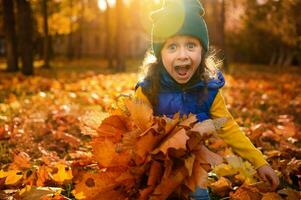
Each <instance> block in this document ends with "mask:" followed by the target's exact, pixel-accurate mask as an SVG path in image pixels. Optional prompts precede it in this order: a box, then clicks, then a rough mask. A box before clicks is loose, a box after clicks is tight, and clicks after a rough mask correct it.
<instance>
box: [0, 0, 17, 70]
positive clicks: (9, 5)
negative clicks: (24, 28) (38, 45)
mask: <svg viewBox="0 0 301 200" xmlns="http://www.w3.org/2000/svg"><path fill="white" fill-rule="evenodd" d="M2 4H3V21H4V33H5V43H6V63H7V69H6V70H7V71H9V72H15V71H18V53H17V37H16V29H15V17H14V2H13V1H12V0H2Z"/></svg>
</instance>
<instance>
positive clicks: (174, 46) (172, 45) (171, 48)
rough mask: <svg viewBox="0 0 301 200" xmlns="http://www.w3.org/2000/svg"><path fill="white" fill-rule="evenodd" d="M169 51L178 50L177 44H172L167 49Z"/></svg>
mask: <svg viewBox="0 0 301 200" xmlns="http://www.w3.org/2000/svg"><path fill="white" fill-rule="evenodd" d="M167 48H168V49H169V50H171V51H172V50H176V48H177V45H176V44H170V45H168V47H167Z"/></svg>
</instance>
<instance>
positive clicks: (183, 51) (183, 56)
mask: <svg viewBox="0 0 301 200" xmlns="http://www.w3.org/2000/svg"><path fill="white" fill-rule="evenodd" d="M178 58H179V59H181V60H183V59H188V54H187V50H186V49H185V48H180V49H179V54H178Z"/></svg>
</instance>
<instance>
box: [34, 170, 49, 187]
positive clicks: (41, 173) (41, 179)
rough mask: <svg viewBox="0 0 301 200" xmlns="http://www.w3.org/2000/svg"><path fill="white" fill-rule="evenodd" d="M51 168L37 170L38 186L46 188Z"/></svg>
mask: <svg viewBox="0 0 301 200" xmlns="http://www.w3.org/2000/svg"><path fill="white" fill-rule="evenodd" d="M51 171H52V170H51V168H50V167H48V166H39V167H38V169H37V182H36V185H37V186H44V183H45V182H46V180H48V179H49V178H50V177H49V174H50V172H51Z"/></svg>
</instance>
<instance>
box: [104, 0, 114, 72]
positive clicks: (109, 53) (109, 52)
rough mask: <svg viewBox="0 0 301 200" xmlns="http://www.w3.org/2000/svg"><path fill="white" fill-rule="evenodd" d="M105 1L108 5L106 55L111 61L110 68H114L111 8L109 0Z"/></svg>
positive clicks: (106, 14) (106, 15) (106, 13)
mask: <svg viewBox="0 0 301 200" xmlns="http://www.w3.org/2000/svg"><path fill="white" fill-rule="evenodd" d="M105 2H106V7H107V9H106V10H105V30H106V40H105V42H106V44H105V47H106V55H105V56H106V59H107V60H108V62H109V68H110V69H112V68H113V52H112V48H111V47H112V45H111V35H112V30H111V27H110V23H109V21H110V20H109V19H110V12H111V9H110V6H109V3H108V0H106V1H105Z"/></svg>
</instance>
